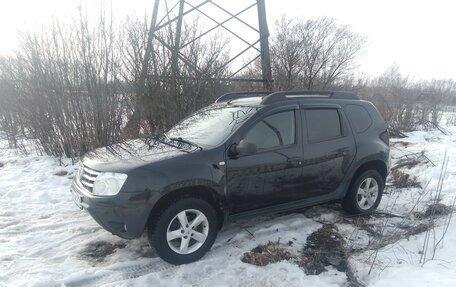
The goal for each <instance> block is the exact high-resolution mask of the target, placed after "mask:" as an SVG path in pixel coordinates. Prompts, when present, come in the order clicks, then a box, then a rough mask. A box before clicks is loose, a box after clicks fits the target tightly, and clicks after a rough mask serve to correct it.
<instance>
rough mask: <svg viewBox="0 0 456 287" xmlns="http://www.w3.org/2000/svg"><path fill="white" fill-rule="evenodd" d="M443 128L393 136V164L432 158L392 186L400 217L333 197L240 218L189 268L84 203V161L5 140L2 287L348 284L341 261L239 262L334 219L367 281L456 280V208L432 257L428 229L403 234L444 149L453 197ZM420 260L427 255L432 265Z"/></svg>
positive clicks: (425, 200) (455, 176)
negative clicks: (80, 186)
mask: <svg viewBox="0 0 456 287" xmlns="http://www.w3.org/2000/svg"><path fill="white" fill-rule="evenodd" d="M445 128H446V129H447V130H448V131H449V133H448V135H444V134H443V133H441V132H440V131H438V130H435V131H417V132H413V133H410V134H409V137H408V138H405V139H396V140H394V141H393V145H392V157H393V163H395V162H397V161H398V160H400V159H401V158H404V155H407V154H408V155H410V154H411V153H419V152H422V151H423V150H424V155H426V156H427V157H428V158H429V160H430V161H423V162H420V163H419V164H417V165H416V166H414V167H412V168H410V169H407V168H406V167H405V168H403V169H402V171H403V172H406V173H408V174H410V175H412V176H414V177H416V178H417V181H418V182H419V183H420V184H421V186H422V188H419V187H415V188H395V187H392V186H389V187H388V188H387V189H386V194H385V195H384V198H383V201H382V204H381V205H380V207H379V211H380V212H381V213H380V214H383V215H385V214H386V215H391V214H393V215H394V216H392V217H391V216H373V217H370V218H364V219H363V220H362V221H363V224H361V223H360V220H358V219H356V218H353V217H349V216H347V215H346V214H345V213H343V212H342V211H340V207H339V206H338V205H336V204H333V205H324V206H318V207H313V208H310V209H306V210H302V211H297V212H293V213H288V214H280V215H274V216H263V217H257V218H253V219H250V220H244V221H239V222H236V223H233V224H229V225H227V226H224V228H223V229H222V230H221V232H220V233H219V236H218V238H217V240H216V242H215V244H214V246H213V248H212V250H211V251H210V252H209V253H208V254H207V255H206V256H205V257H204V258H202V259H201V260H200V261H198V262H195V263H192V264H188V265H183V266H172V265H169V264H167V263H165V262H163V261H162V260H161V259H159V258H158V257H157V256H156V254H155V252H154V251H153V250H152V249H151V248H150V247H149V246H148V243H147V239H146V238H145V237H143V238H140V239H136V240H131V241H126V240H122V239H120V238H118V237H116V236H113V235H111V234H109V233H108V232H106V231H105V230H103V229H102V228H101V227H99V226H98V225H97V224H96V223H95V221H94V220H93V219H92V218H91V217H90V216H89V215H88V214H87V213H86V212H84V211H80V210H79V209H78V208H77V207H76V206H75V204H74V203H73V202H72V197H71V194H70V192H69V187H70V184H71V178H72V176H73V175H74V173H75V169H76V168H75V166H74V165H71V164H69V161H67V160H65V161H64V163H63V165H62V164H61V163H60V162H59V160H57V159H54V158H50V157H46V156H31V155H29V156H23V155H18V154H17V152H16V151H14V150H10V149H6V148H2V149H0V286H62V285H63V286H97V285H103V286H343V285H345V284H347V276H346V275H345V273H343V272H339V271H337V270H336V269H335V268H333V267H328V268H327V269H328V271H327V272H324V273H321V274H320V275H306V274H305V273H304V271H303V269H302V268H301V267H299V266H298V265H297V264H296V263H295V262H293V261H282V262H278V263H273V264H269V265H267V266H264V267H258V266H254V265H250V264H247V263H243V262H241V257H242V254H243V253H244V252H247V251H250V250H251V249H252V248H254V247H255V246H257V245H258V244H260V243H267V242H268V241H277V240H279V239H280V242H283V243H286V242H289V241H291V242H293V244H291V246H289V245H288V244H285V247H284V248H286V249H287V250H289V251H290V252H292V253H293V254H296V255H299V254H300V251H301V250H302V248H303V246H304V245H305V243H306V238H307V236H309V235H310V234H311V233H312V232H314V231H316V230H317V229H319V228H320V227H321V226H322V224H324V223H334V224H336V226H337V227H338V229H339V231H340V233H341V234H342V235H343V236H344V237H345V239H346V241H347V242H348V244H349V246H350V248H352V249H353V250H354V253H353V256H352V257H351V259H350V262H351V265H352V266H353V268H354V270H355V273H356V275H357V277H358V278H359V280H360V281H361V282H362V283H364V284H366V285H368V286H388V287H391V286H404V285H407V286H456V245H455V242H456V219H453V220H452V221H450V223H449V226H448V230H447V232H446V234H445V236H444V238H443V241H442V243H441V244H439V245H438V247H437V248H436V250H435V254H434V258H433V259H432V253H433V252H434V248H433V246H434V244H433V242H434V238H436V239H437V241H438V239H439V238H440V237H441V235H442V234H443V232H444V231H445V228H446V222H447V220H448V216H446V217H441V218H439V219H438V220H436V221H435V224H436V227H435V228H434V229H432V231H433V232H431V233H430V234H429V235H430V236H429V238H430V243H429V246H428V250H427V253H426V256H425V257H424V256H422V251H423V243H424V241H425V238H426V232H421V233H417V234H413V235H407V236H403V234H406V232H407V230H410V228H412V227H414V226H419V224H421V223H429V222H430V221H431V220H433V219H429V218H424V219H423V218H420V217H419V216H418V215H419V214H423V212H424V211H425V209H426V207H427V206H428V205H429V204H430V203H431V199H432V197H433V196H435V194H436V189H437V185H438V179H439V175H440V170H441V167H442V163H443V159H444V154H445V151H446V153H447V156H448V157H449V161H448V168H447V173H446V176H445V181H444V185H443V188H442V197H443V199H442V203H444V204H447V205H451V203H452V200H453V198H454V197H455V196H456V187H455V186H456V160H455V159H456V127H453V126H446V127H445ZM2 144H4V143H2V142H0V145H2ZM0 148H1V147H0ZM65 172H66V173H67V174H65ZM62 174H65V175H62ZM426 186H427V187H426ZM425 187H426V188H425ZM417 202H418V203H417ZM416 203H417V204H416ZM369 228H370V230H371V232H368V231H369ZM372 230H374V231H375V232H377V233H375V232H374V233H373V232H372ZM373 234H377V236H373ZM390 235H397V236H399V238H402V237H407V238H402V239H399V240H398V241H396V242H392V243H390V244H387V245H386V246H383V247H381V248H380V249H379V250H378V251H375V248H372V247H373V246H375V244H377V245H378V246H381V245H382V244H381V243H382V242H379V240H383V242H384V240H385V238H388V236H390ZM420 259H421V261H423V259H426V260H425V262H424V264H423V262H421V263H420ZM369 271H370V272H369Z"/></svg>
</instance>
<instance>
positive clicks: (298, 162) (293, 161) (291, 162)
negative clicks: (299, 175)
mask: <svg viewBox="0 0 456 287" xmlns="http://www.w3.org/2000/svg"><path fill="white" fill-rule="evenodd" d="M287 166H288V167H300V166H302V159H300V158H298V157H292V158H289V159H287Z"/></svg>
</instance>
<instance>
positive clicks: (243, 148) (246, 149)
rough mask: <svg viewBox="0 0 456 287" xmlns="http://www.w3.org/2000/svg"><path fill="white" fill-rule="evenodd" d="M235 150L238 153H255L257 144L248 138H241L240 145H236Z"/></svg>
mask: <svg viewBox="0 0 456 287" xmlns="http://www.w3.org/2000/svg"><path fill="white" fill-rule="evenodd" d="M234 151H235V153H236V154H238V155H248V154H254V153H256V152H257V145H256V144H254V143H252V142H249V141H246V140H241V141H240V142H239V144H238V145H235V146H234Z"/></svg>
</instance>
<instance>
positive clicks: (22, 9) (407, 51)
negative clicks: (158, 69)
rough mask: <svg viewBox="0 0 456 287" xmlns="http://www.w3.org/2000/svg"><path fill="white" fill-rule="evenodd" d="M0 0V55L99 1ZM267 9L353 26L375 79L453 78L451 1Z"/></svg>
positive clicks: (126, 7)
mask: <svg viewBox="0 0 456 287" xmlns="http://www.w3.org/2000/svg"><path fill="white" fill-rule="evenodd" d="M0 1H1V2H0V54H6V53H11V51H12V50H13V49H14V47H15V45H16V43H17V31H18V30H24V29H33V28H34V27H39V26H40V25H42V24H45V23H46V22H47V21H49V19H50V18H51V17H52V16H53V15H54V16H56V17H58V18H61V19H63V20H64V21H69V19H71V17H72V15H74V14H75V12H76V7H77V5H78V3H82V5H83V6H86V7H88V8H89V10H90V9H96V8H97V7H98V5H99V0H0ZM162 1H163V0H162ZM225 1H226V0H225ZM250 1H251V0H250ZM250 1H246V0H230V5H235V3H236V2H239V3H243V4H240V6H244V5H246V4H245V3H246V2H250ZM105 2H107V3H111V1H110V0H105ZM97 3H98V4H97ZM225 3H228V2H225ZM152 6H153V0H127V1H126V0H112V8H113V11H114V15H115V17H116V18H119V19H120V18H122V17H123V16H125V15H127V14H137V15H139V16H141V15H143V14H144V11H145V10H146V9H149V11H150V10H151V9H152ZM266 9H267V16H268V21H269V26H270V28H272V27H273V23H274V21H275V19H277V18H278V17H280V15H281V14H286V15H288V16H292V17H295V16H296V17H305V18H309V17H320V16H325V17H332V18H336V19H337V20H338V21H339V23H341V24H348V25H350V26H352V28H353V30H354V31H356V32H358V33H360V34H362V35H365V36H366V37H367V38H368V44H367V47H366V50H365V53H364V55H363V57H362V58H361V59H360V71H361V72H364V73H366V74H368V75H373V76H375V75H379V74H380V73H382V72H383V71H384V70H385V69H386V68H387V67H389V66H391V65H392V64H393V63H397V64H398V65H399V66H400V67H401V71H402V72H403V73H405V74H409V75H410V76H412V77H414V78H415V79H417V80H418V79H432V78H438V79H441V78H451V79H454V80H456V31H455V30H456V1H452V0H433V1H430V0H344V1H342V0H314V1H302V0H301V1H299V0H266Z"/></svg>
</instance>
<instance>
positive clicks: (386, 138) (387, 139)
mask: <svg viewBox="0 0 456 287" xmlns="http://www.w3.org/2000/svg"><path fill="white" fill-rule="evenodd" d="M380 139H381V140H382V141H383V142H384V143H385V144H386V145H389V144H390V137H389V134H388V131H387V130H386V131H384V132H382V133H381V134H380Z"/></svg>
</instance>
